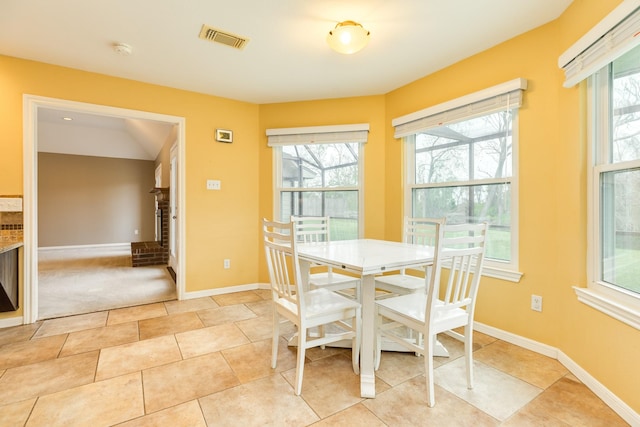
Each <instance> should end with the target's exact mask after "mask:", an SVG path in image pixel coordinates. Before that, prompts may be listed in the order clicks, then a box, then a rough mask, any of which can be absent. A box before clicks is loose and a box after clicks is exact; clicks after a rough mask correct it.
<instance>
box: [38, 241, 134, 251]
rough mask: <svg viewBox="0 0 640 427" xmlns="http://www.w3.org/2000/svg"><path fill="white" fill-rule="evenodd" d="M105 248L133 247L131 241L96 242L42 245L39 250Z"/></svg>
mask: <svg viewBox="0 0 640 427" xmlns="http://www.w3.org/2000/svg"><path fill="white" fill-rule="evenodd" d="M105 248H109V249H122V250H127V249H131V242H126V243H103V244H96V245H71V246H41V247H39V248H38V251H39V252H48V251H64V250H69V249H105Z"/></svg>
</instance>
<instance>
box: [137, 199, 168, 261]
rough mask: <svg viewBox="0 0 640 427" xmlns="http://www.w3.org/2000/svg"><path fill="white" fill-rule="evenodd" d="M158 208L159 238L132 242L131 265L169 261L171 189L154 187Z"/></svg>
mask: <svg viewBox="0 0 640 427" xmlns="http://www.w3.org/2000/svg"><path fill="white" fill-rule="evenodd" d="M150 193H152V194H155V196H156V202H157V204H158V209H157V210H156V221H157V234H158V240H157V241H153V242H131V265H132V266H133V267H142V266H146V265H166V264H168V262H169V189H168V188H154V189H152V190H151V191H150Z"/></svg>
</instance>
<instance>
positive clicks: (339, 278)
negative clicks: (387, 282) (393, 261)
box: [291, 216, 360, 301]
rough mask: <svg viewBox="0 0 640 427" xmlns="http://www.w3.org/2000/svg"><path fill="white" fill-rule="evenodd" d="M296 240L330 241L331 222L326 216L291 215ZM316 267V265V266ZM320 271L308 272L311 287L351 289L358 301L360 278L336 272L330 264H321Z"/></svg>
mask: <svg viewBox="0 0 640 427" xmlns="http://www.w3.org/2000/svg"><path fill="white" fill-rule="evenodd" d="M291 221H292V222H293V227H294V232H295V235H296V241H297V242H298V243H305V244H319V243H323V242H329V241H330V234H331V224H330V219H329V217H328V216H323V217H316V216H292V217H291ZM316 267H317V266H316ZM322 268H323V270H324V271H322V272H316V273H311V274H309V286H310V287H311V288H324V289H328V290H330V291H337V292H339V293H341V294H343V295H347V294H346V293H345V292H344V291H346V290H352V291H353V294H352V295H353V298H354V299H355V300H356V301H360V279H359V278H357V277H353V276H349V275H346V274H341V273H336V272H335V271H333V268H332V267H330V266H322Z"/></svg>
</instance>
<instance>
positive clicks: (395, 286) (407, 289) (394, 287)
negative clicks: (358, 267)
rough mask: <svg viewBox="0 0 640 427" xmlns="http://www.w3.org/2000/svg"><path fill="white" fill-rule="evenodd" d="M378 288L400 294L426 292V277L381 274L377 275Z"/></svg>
mask: <svg viewBox="0 0 640 427" xmlns="http://www.w3.org/2000/svg"><path fill="white" fill-rule="evenodd" d="M376 288H378V289H382V290H385V291H387V292H391V293H392V294H399V295H403V294H413V293H416V292H424V288H425V279H424V278H422V277H416V276H411V275H410V274H391V275H388V276H379V277H376Z"/></svg>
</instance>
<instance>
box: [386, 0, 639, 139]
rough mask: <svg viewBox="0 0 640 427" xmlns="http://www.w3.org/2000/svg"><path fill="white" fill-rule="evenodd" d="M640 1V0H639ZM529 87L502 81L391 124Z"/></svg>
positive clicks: (522, 82)
mask: <svg viewBox="0 0 640 427" xmlns="http://www.w3.org/2000/svg"><path fill="white" fill-rule="evenodd" d="M639 1H640V0H639ZM526 88H527V80H526V79H523V78H517V79H514V80H511V81H508V82H505V83H501V84H499V85H496V86H492V87H490V88H487V89H483V90H480V91H478V92H474V93H470V94H468V95H464V96H461V97H460V98H456V99H452V100H450V101H447V102H443V103H441V104H438V105H434V106H432V107H427V108H425V109H422V110H420V111H416V112H414V113H410V114H406V115H404V116H400V117H397V118H395V119H393V120H391V124H392V125H393V126H394V127H397V126H400V125H403V124H406V123H409V122H413V121H416V120H419V119H423V118H425V117H429V116H433V115H435V114H439V113H442V112H444V111H449V110H453V109H455V108H460V107H464V106H466V105H469V104H473V103H476V102H479V101H484V100H486V99H489V98H493V97H495V96H499V95H504V94H506V93H509V92H513V91H516V90H525V89H526Z"/></svg>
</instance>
